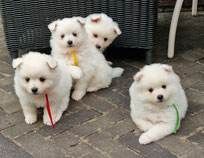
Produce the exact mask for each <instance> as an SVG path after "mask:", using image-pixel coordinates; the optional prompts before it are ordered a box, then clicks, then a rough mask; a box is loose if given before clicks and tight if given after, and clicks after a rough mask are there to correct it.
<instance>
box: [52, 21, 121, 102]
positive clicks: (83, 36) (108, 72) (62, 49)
mask: <svg viewBox="0 0 204 158" xmlns="http://www.w3.org/2000/svg"><path fill="white" fill-rule="evenodd" d="M84 24H85V21H84V19H83V18H81V17H73V18H65V19H62V20H57V21H54V22H52V23H51V24H50V25H49V26H48V27H49V29H50V31H51V32H52V37H51V40H50V44H51V48H52V55H53V56H54V57H56V58H60V59H63V60H64V61H65V63H66V64H68V65H74V58H73V56H72V52H74V53H75V55H76V59H77V61H78V66H79V67H80V68H81V70H82V72H83V75H82V77H81V78H80V79H79V80H77V81H76V84H75V85H74V89H75V90H74V92H73V94H72V98H73V99H74V100H80V99H81V98H82V97H83V96H84V95H85V94H86V91H88V92H92V91H97V90H98V89H101V88H106V87H108V86H109V85H110V84H111V81H112V78H114V77H119V76H120V75H121V74H122V73H123V69H122V68H111V67H110V66H109V65H108V64H107V61H106V60H105V58H104V56H103V55H102V54H101V53H99V52H98V50H97V49H96V47H95V46H94V45H93V44H92V43H91V41H90V40H89V38H88V34H87V32H86V30H85V28H84Z"/></svg>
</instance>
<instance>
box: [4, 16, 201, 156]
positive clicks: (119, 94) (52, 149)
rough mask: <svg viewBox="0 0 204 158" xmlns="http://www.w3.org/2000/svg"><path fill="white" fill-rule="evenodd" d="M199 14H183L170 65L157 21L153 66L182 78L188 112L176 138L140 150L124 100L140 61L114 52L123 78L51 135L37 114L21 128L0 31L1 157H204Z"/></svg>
mask: <svg viewBox="0 0 204 158" xmlns="http://www.w3.org/2000/svg"><path fill="white" fill-rule="evenodd" d="M201 14H202V15H200V16H197V17H191V15H190V13H182V16H181V19H180V21H179V27H178V34H177V39H176V57H175V58H174V59H171V60H170V59H167V58H166V50H167V39H168V31H169V23H170V17H171V14H168V13H167V14H166V13H162V14H160V15H159V22H158V36H157V37H158V38H157V54H156V55H157V56H156V61H157V62H162V63H168V64H171V65H173V67H174V69H175V71H176V72H177V73H178V74H179V75H180V76H181V78H182V84H183V87H184V88H185V91H186V94H187V97H188V101H189V110H188V113H187V116H186V118H185V119H184V120H183V121H182V124H181V128H180V129H179V131H178V133H177V134H172V135H170V136H168V137H166V138H164V139H162V140H161V141H158V142H156V143H152V144H150V145H145V146H144V145H139V143H138V137H139V135H140V134H141V132H140V131H139V129H138V128H137V127H136V126H135V125H134V124H133V123H132V121H131V119H130V116H129V96H128V88H129V86H130V84H131V83H132V81H133V80H132V76H133V75H134V74H135V73H136V72H137V71H138V70H139V68H141V67H142V66H144V65H145V62H144V60H143V57H141V58H140V59H139V56H133V55H130V54H132V53H128V52H125V53H124V54H125V55H122V56H121V55H118V54H117V52H115V56H117V57H115V58H114V59H113V60H112V61H113V62H114V65H119V66H121V67H123V68H125V73H124V75H123V76H122V77H120V78H118V79H114V81H113V83H112V85H111V86H110V88H108V89H104V90H100V91H98V92H96V93H91V94H87V95H86V96H85V97H84V98H83V100H81V101H79V102H75V101H71V102H70V106H69V108H68V109H67V111H66V112H65V113H64V115H63V118H62V119H61V120H60V121H59V123H57V124H56V128H55V129H52V128H51V127H48V126H44V125H43V124H42V112H39V119H38V122H37V123H35V124H34V125H26V124H25V122H24V118H23V114H22V111H21V108H20V104H19V101H18V99H17V97H16V96H15V93H14V89H13V73H14V71H13V69H12V68H11V65H10V63H9V57H8V52H7V50H6V46H5V41H4V35H3V33H2V25H0V99H1V102H0V157H2V158H5V157H8V158H23V157H25V158H29V157H36V158H37V157H38V158H46V157H49V158H61V157H72V158H79V157H83V158H106V157H107V158H108V157H109V158H110V157H113V158H135V157H140V158H142V157H151V158H159V157H161V158H166V157H168V158H172V157H182V158H184V157H185V158H187V157H189V158H191V157H193V158H201V157H204V139H203V138H204V14H203V13H201ZM126 51H127V50H126ZM128 51H129V50H128ZM135 53H136V54H137V52H135ZM135 53H134V54H135Z"/></svg>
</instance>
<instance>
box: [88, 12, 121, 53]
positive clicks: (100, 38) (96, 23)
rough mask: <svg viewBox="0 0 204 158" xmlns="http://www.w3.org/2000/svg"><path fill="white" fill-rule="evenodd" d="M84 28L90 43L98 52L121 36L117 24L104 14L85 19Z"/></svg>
mask: <svg viewBox="0 0 204 158" xmlns="http://www.w3.org/2000/svg"><path fill="white" fill-rule="evenodd" d="M85 28H86V31H87V33H88V35H89V37H90V39H91V42H92V43H93V44H94V45H95V46H96V48H97V49H98V50H99V51H100V52H103V51H104V50H105V49H106V48H107V47H108V46H109V45H110V44H111V43H112V42H113V40H114V39H115V38H116V37H117V36H118V35H120V34H121V31H120V29H119V27H118V24H117V23H116V22H114V21H113V19H112V18H111V17H109V16H107V15H106V14H104V13H101V14H91V15H89V16H88V17H86V25H85Z"/></svg>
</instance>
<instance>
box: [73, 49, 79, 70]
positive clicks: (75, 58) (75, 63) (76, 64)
mask: <svg viewBox="0 0 204 158" xmlns="http://www.w3.org/2000/svg"><path fill="white" fill-rule="evenodd" d="M72 56H73V60H74V65H75V66H78V60H77V57H76V54H75V52H74V51H72Z"/></svg>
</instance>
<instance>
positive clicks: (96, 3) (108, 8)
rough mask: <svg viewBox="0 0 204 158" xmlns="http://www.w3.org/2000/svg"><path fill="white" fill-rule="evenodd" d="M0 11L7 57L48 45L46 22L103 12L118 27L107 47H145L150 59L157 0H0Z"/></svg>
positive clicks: (48, 33)
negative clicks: (120, 32) (7, 51)
mask: <svg viewBox="0 0 204 158" xmlns="http://www.w3.org/2000/svg"><path fill="white" fill-rule="evenodd" d="M0 10H1V14H2V20H3V26H4V32H5V37H6V42H7V48H8V50H9V53H10V56H11V58H16V57H17V56H18V50H25V49H26V50H29V49H39V48H47V47H49V40H50V31H49V30H48V27H47V26H48V24H49V23H50V22H52V21H54V20H56V19H58V18H64V17H72V16H83V17H86V16H87V15H89V14H92V13H102V12H103V13H106V14H107V15H108V16H110V17H112V18H113V20H114V21H117V23H118V24H119V27H120V29H121V30H122V35H120V36H118V37H117V39H116V40H115V41H114V42H113V44H112V45H111V46H114V47H123V48H124V47H125V48H144V49H147V50H149V51H147V62H148V63H151V61H152V50H153V48H154V43H155V36H156V35H155V34H156V24H157V0H0Z"/></svg>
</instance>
